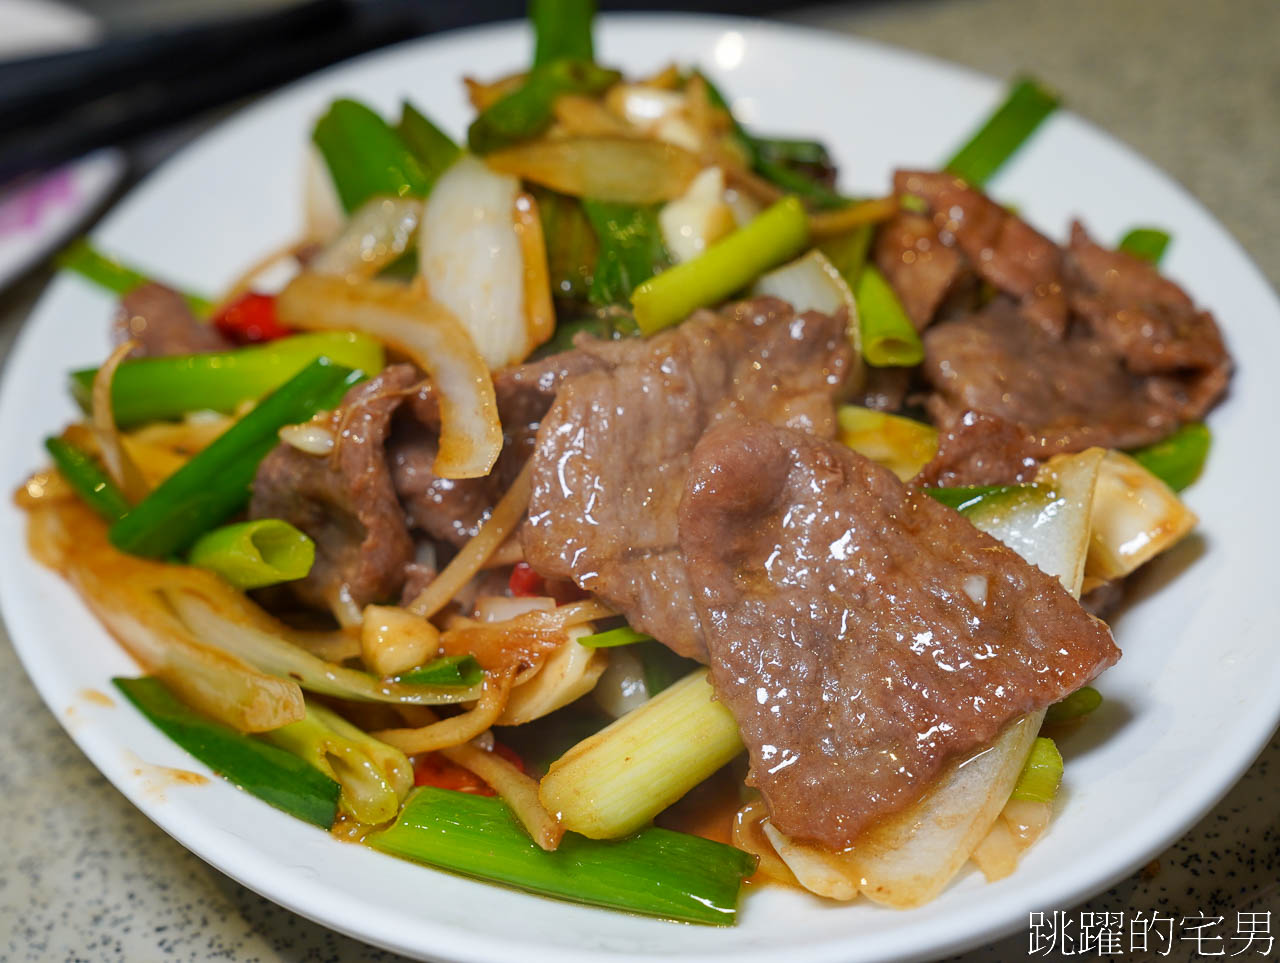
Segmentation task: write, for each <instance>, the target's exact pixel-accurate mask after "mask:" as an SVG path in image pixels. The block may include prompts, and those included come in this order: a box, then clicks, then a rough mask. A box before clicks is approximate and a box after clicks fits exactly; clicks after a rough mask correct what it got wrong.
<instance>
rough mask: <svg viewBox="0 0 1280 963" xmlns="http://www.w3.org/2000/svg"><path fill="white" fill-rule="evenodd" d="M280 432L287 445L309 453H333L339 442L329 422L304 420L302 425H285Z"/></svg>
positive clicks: (281, 438)
mask: <svg viewBox="0 0 1280 963" xmlns="http://www.w3.org/2000/svg"><path fill="white" fill-rule="evenodd" d="M326 420H327V419H326ZM278 434H279V436H280V440H281V441H283V442H284V443H285V444H286V445H289V446H290V447H291V448H296V449H298V451H300V452H303V453H304V454H307V455H328V454H331V453H332V452H333V449H334V448H335V447H336V446H337V444H338V441H337V439H336V438H334V436H333V429H331V428H330V427H329V426H328V425H327V424H320V423H319V422H316V421H304V422H303V423H302V424H300V425H285V426H284V427H283V428H281V429H280V431H279V433H278Z"/></svg>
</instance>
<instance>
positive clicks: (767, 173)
mask: <svg viewBox="0 0 1280 963" xmlns="http://www.w3.org/2000/svg"><path fill="white" fill-rule="evenodd" d="M697 75H698V76H699V77H701V78H702V82H703V83H704V84H706V88H707V99H708V100H709V101H710V102H711V105H712V106H713V107H718V108H720V109H721V110H723V111H724V112H725V113H726V114H727V115H728V116H729V123H730V129H731V131H732V133H733V139H734V140H735V141H736V142H737V144H738V146H739V147H740V148H741V149H742V152H743V153H744V154H745V155H746V158H747V163H748V165H749V166H750V167H751V169H752V170H753V171H755V172H756V173H757V174H759V175H760V176H761V177H763V178H764V179H765V180H767V181H771V182H772V183H774V184H776V185H777V186H778V187H781V188H782V189H783V190H784V191H786V192H787V193H789V194H794V195H796V196H797V197H799V198H801V199H802V200H804V201H806V202H808V204H809V205H810V206H811V207H814V208H817V209H819V210H822V209H830V208H836V207H844V206H845V205H847V204H850V203H852V199H851V198H847V197H844V196H843V195H841V194H839V193H838V192H836V191H833V190H831V188H829V187H827V186H826V185H824V184H821V183H819V182H818V181H816V180H814V179H813V178H812V177H810V176H809V175H808V174H807V173H805V172H804V171H803V170H799V169H796V167H794V166H792V165H797V164H798V165H804V164H809V163H814V160H812V159H811V160H800V159H799V157H798V155H800V154H805V155H807V156H808V157H809V158H817V157H820V158H821V159H822V161H821V162H822V163H824V164H830V161H831V159H830V156H829V155H828V154H827V151H826V148H825V147H823V146H822V145H821V144H816V143H814V142H813V141H792V140H781V139H778V138H767V137H756V136H755V135H753V134H751V133H748V131H747V129H746V128H745V127H743V126H742V124H740V123H739V122H738V119H737V118H736V117H735V116H734V115H733V111H732V110H730V109H729V102H728V100H726V99H725V96H724V94H722V93H721V92H720V89H719V88H718V87H716V85H715V84H713V83H712V82H711V79H710V78H709V77H707V75H706V74H704V73H702V72H701V71H699V72H698V73H697Z"/></svg>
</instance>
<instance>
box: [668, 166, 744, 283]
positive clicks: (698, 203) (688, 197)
mask: <svg viewBox="0 0 1280 963" xmlns="http://www.w3.org/2000/svg"><path fill="white" fill-rule="evenodd" d="M658 225H659V226H660V227H661V228H662V240H663V243H665V244H666V246H667V250H668V251H670V252H671V256H672V257H673V258H674V259H675V260H676V261H677V262H683V261H689V260H692V259H693V258H695V257H697V256H698V255H699V254H701V253H702V252H703V251H705V250H706V249H707V247H708V246H709V245H710V244H713V243H714V242H716V241H718V240H719V239H720V238H722V237H724V236H725V235H726V234H728V233H729V232H730V231H732V230H733V229H734V227H735V226H736V225H735V222H734V219H733V211H732V210H730V208H729V205H728V204H726V203H725V201H724V172H723V171H722V170H720V168H718V167H708V168H707V169H706V170H704V171H703V172H702V173H701V174H699V175H698V176H697V177H695V178H694V179H693V181H692V182H690V184H689V189H688V190H687V191H685V192H684V193H683V194H682V195H681V196H680V197H677V198H676V199H675V200H674V201H671V202H670V203H669V204H667V205H666V206H664V207H663V208H662V210H661V211H659V212H658Z"/></svg>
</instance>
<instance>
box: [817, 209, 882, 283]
mask: <svg viewBox="0 0 1280 963" xmlns="http://www.w3.org/2000/svg"><path fill="white" fill-rule="evenodd" d="M874 234H875V225H873V224H864V225H863V226H862V227H855V228H854V229H853V230H851V231H846V232H845V233H843V234H834V235H832V236H831V237H826V238H823V239H822V240H821V241H820V242H819V243H818V250H819V251H821V252H822V253H823V254H825V255H826V256H827V260H828V261H830V262H831V264H832V266H833V267H835V269H836V270H837V271H839V272H840V276H841V277H843V278H844V279H845V282H846V283H847V284H848V285H849V289H850V290H856V289H857V287H858V278H860V277H861V276H862V269H863V268H864V267H866V265H867V255H868V254H869V253H870V252H871V238H872V236H873V235H874Z"/></svg>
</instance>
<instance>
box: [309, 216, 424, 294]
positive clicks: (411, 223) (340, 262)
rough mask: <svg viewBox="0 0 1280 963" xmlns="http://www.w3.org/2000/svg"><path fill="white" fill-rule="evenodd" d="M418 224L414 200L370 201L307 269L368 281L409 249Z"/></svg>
mask: <svg viewBox="0 0 1280 963" xmlns="http://www.w3.org/2000/svg"><path fill="white" fill-rule="evenodd" d="M421 220H422V201H420V200H418V199H417V198H415V197H374V198H370V199H369V200H368V201H366V202H365V203H364V204H363V205H361V207H360V209H359V210H357V211H356V212H355V213H354V214H352V215H351V220H349V221H347V224H346V226H345V227H344V228H343V229H342V231H341V232H340V233H339V234H338V236H337V237H336V238H334V239H333V240H332V241H330V242H329V244H327V245H326V246H325V248H324V250H322V251H321V252H320V253H319V254H317V255H316V256H315V257H314V258H312V260H311V261H310V262H309V263H308V264H307V269H308V270H310V271H314V272H315V273H316V274H329V275H332V276H334V277H340V278H346V279H347V280H349V281H356V280H361V279H363V278H371V277H373V276H374V275H375V274H377V273H378V272H379V271H381V270H382V269H383V268H384V267H386V266H387V265H388V264H390V263H391V262H392V261H394V260H395V259H396V258H398V257H399V256H400V255H401V254H403V253H404V252H405V251H407V250H408V249H409V245H410V244H412V243H413V239H414V236H415V235H416V234H417V231H418V224H419V223H420V222H421Z"/></svg>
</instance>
